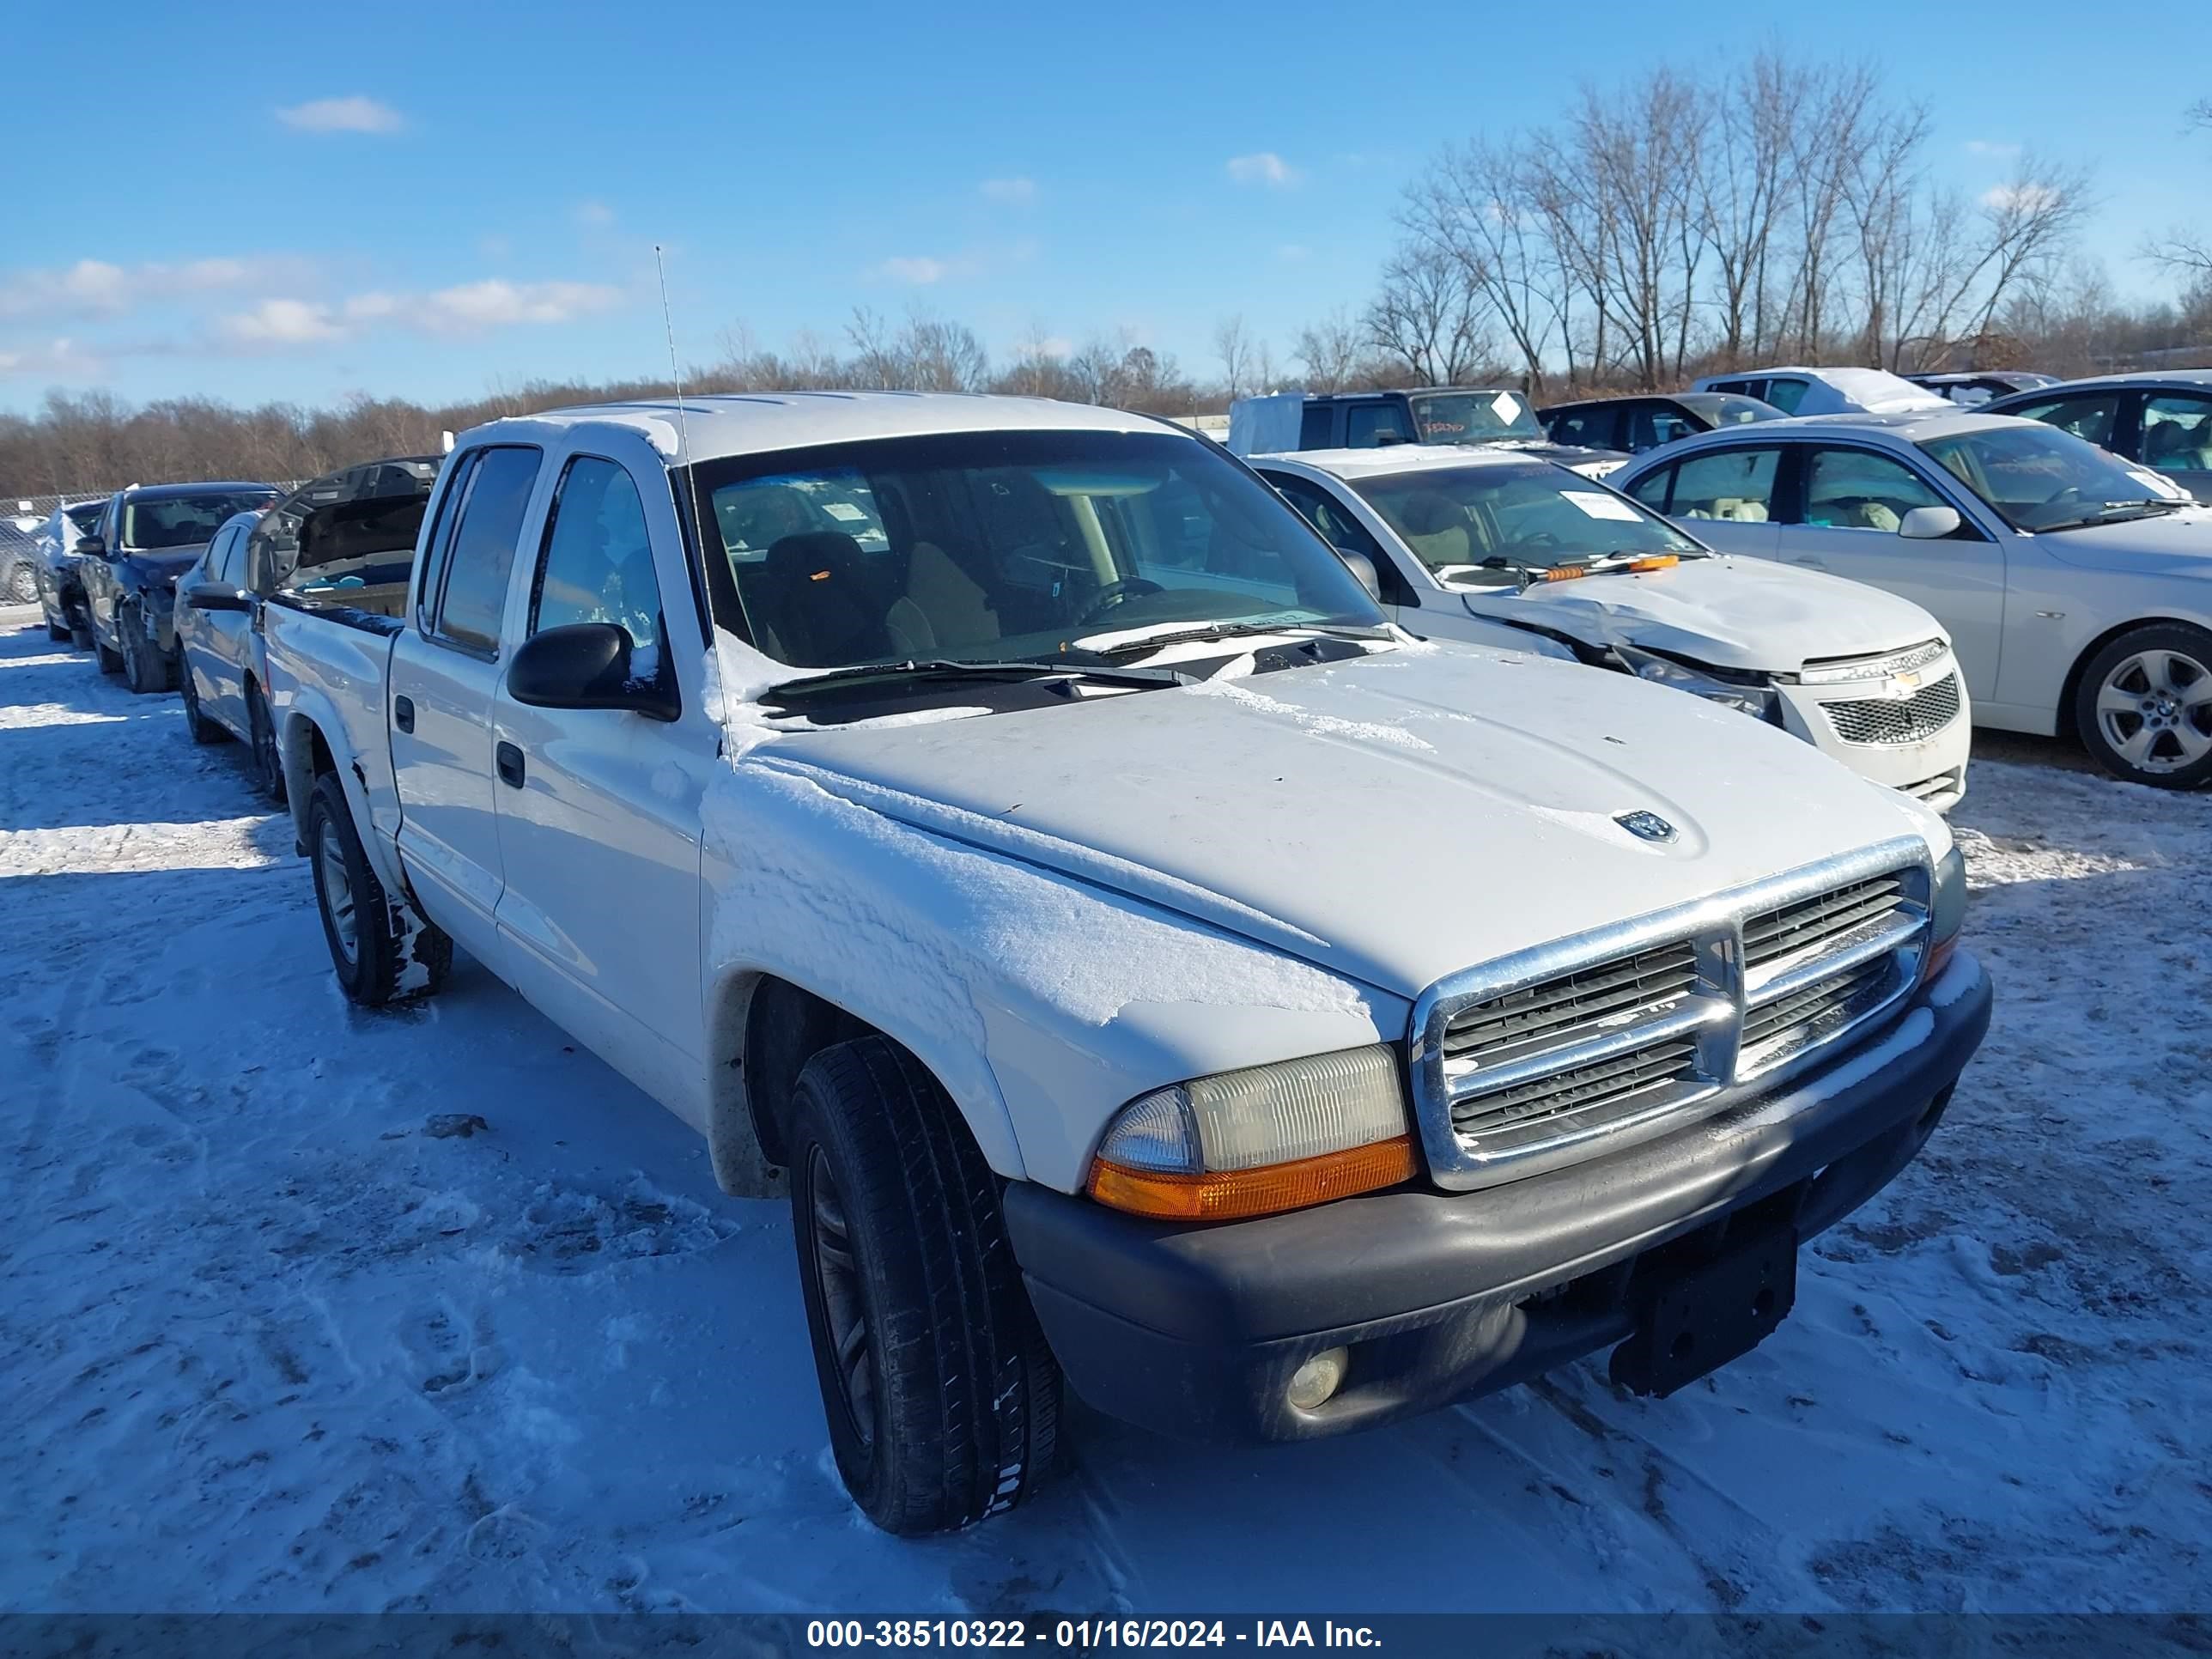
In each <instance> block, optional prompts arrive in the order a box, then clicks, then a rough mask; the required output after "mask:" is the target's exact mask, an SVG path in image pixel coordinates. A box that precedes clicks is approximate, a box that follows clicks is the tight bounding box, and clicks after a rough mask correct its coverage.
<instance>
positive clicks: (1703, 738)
mask: <svg viewBox="0 0 2212 1659" xmlns="http://www.w3.org/2000/svg"><path fill="white" fill-rule="evenodd" d="M755 766H762V767H772V768H783V769H790V768H797V769H801V770H803V771H804V772H805V774H806V775H809V776H810V777H811V778H812V779H813V780H814V781H816V782H817V783H818V784H819V785H820V786H821V787H823V788H825V789H827V790H829V791H830V792H831V793H835V794H838V795H841V796H842V797H844V798H845V799H849V800H852V801H854V802H855V803H857V804H860V805H864V806H867V807H870V808H872V809H873V810H875V811H878V812H881V813H883V814H884V816H885V817H890V818H892V819H895V820H899V821H902V822H904V823H909V824H912V825H914V826H915V827H916V828H918V829H925V830H927V831H930V832H932V833H934V834H938V835H941V836H949V837H951V838H954V839H957V840H959V841H963V842H967V843H969V844H970V845H972V846H975V847H977V848H982V849H985V850H987V851H990V852H993V853H996V854H1001V855H1004V856H1009V857H1012V858H1016V859H1020V860H1025V861H1027V862H1030V863H1032V864H1036V865H1042V866H1046V867H1048V868H1053V869H1057V870H1059V871H1060V872H1064V873H1066V875H1069V876H1071V877H1073V878H1078V879H1079V880H1082V881H1085V882H1087V883H1090V884H1093V885H1096V886H1100V887H1104V888H1108V889H1111V890H1118V891H1120V892H1122V893H1125V894H1127V895H1129V896H1133V897H1135V898H1138V899H1140V900H1143V901H1146V902H1150V903H1153V904H1157V905H1159V906H1161V907H1163V908H1169V909H1172V910H1176V911H1179V912H1181V913H1182V914H1183V915H1188V916H1191V917H1193V918H1194V919H1196V920H1198V921H1203V922H1208V923H1211V924H1212V925H1214V926H1217V927H1220V928H1222V929H1224V930H1225V931H1227V932H1231V933H1240V934H1243V935H1244V936H1245V937H1247V938H1250V939H1257V940H1259V941H1261V943H1263V944H1267V945H1273V946H1274V947H1276V948H1278V949H1279V950H1282V951H1286V952H1288V953H1290V954H1292V955H1295V956H1297V957H1303V958H1304V959H1305V960H1307V961H1310V962H1312V963H1316V964H1318V965H1320V966H1322V967H1324V968H1328V969H1333V970H1334V971H1337V972H1340V973H1342V974H1345V975H1350V976H1351V977H1352V978H1355V979H1358V980H1360V981H1364V982H1365V983H1367V984H1369V985H1370V986H1374V987H1378V988H1380V989H1383V990H1385V991H1388V992H1391V993H1395V994H1398V995H1401V996H1406V997H1411V996H1413V995H1416V994H1419V991H1420V990H1422V989H1423V988H1424V987H1426V986H1428V985H1430V984H1431V983H1433V982H1434V981H1437V980H1438V979H1440V978H1442V977H1443V975H1446V974H1449V973H1451V972H1453V971H1454V970H1455V969H1460V968H1463V967H1467V966H1468V965H1470V964H1473V963H1479V962H1482V961H1486V960H1487V959H1489V958H1492V957H1498V956H1500V955H1503V954H1504V953H1506V952H1508V951H1516V950H1520V949H1523V948H1525V947H1527V946H1529V945H1536V944H1541V943H1544V942H1546V941H1547V940H1551V939H1559V938H1562V937H1565V936H1566V935H1569V934H1573V933H1581V932H1583V931H1584V930H1586V929H1589V928H1592V927H1600V926H1602V925H1604V924H1607V923H1609V922H1614V921H1621V920H1623V919H1625V918H1628V917H1632V916H1637V915H1644V914H1646V913H1648V912H1650V911H1654V910H1657V909H1660V908H1664V907H1666V906H1668V905H1672V904H1676V903H1680V902H1685V901H1687V900H1691V899H1695V898H1699V897H1703V896H1706V895H1709V894H1712V893H1715V892H1717V891H1719V890H1723V889H1725V888H1730V887H1734V886H1736V885H1739V884H1742V883H1745V882H1749V881H1753V880H1757V879H1759V878H1762V877H1765V876H1770V875H1772V874H1775V873H1777V872H1780V871H1784V870H1789V869H1793V868H1796V867H1798V866H1803V865H1808V864H1811V863H1814V862H1815V861H1817V860H1822V859H1825V858H1828V857H1830V856H1832V855H1835V854H1844V853H1850V852H1853V851H1856V850H1858V849H1860V848H1865V847H1867V846H1869V845H1871V844H1873V843H1875V842H1882V841H1887V840H1890V839H1893V838H1895V837H1898V836H1915V835H1917V836H1922V837H1923V839H1924V840H1925V842H1927V843H1928V844H1929V846H1930V847H1931V848H1933V849H1934V850H1935V851H1936V852H1938V853H1940V852H1941V851H1942V848H1943V847H1944V846H1945V845H1947V844H1948V834H1947V832H1946V831H1945V830H1944V829H1943V828H1942V821H1941V820H1940V819H1939V818H1937V817H1936V816H1935V815H1934V814H1933V813H1932V812H1930V811H1928V809H1926V808H1925V807H1923V806H1921V805H1919V804H1918V803H1917V802H1914V801H1911V800H1909V799H1907V798H1906V797H1905V796H1902V795H1899V794H1897V793H1894V792H1892V791H1889V790H1884V789H1879V788H1876V787H1874V786H1873V785H1871V784H1869V783H1866V782H1864V781H1862V780H1861V779H1859V778H1858V777H1857V776H1856V775H1853V774H1852V773H1850V772H1849V771H1847V770H1846V769H1844V768H1843V767H1841V766H1839V765H1838V764H1837V763H1834V762H1833V761H1832V760H1829V759H1828V758H1827V757H1825V756H1823V755H1821V754H1820V752H1819V751H1818V750H1815V749H1814V748H1813V746H1812V745H1811V744H1805V743H1800V742H1798V741H1797V740H1796V739H1795V738H1791V737H1790V736H1789V735H1788V734H1786V733H1785V732H1782V731H1780V730H1778V728H1776V727H1773V726H1765V725H1763V724H1761V723H1760V722H1759V721H1756V720H1750V719H1747V718H1746V717H1745V716H1744V715H1742V714H1738V713H1736V712H1735V711H1734V710H1731V709H1726V708H1719V707H1717V706H1716V705H1714V704H1711V703H1709V702H1705V701H1704V700H1703V699H1700V698H1697V697H1686V696H1682V695H1681V694H1680V693H1679V692H1676V691H1673V690H1668V689H1665V688H1662V687H1659V686H1655V685H1651V684H1647V683H1646V682H1644V681H1641V680H1638V679H1635V678H1632V677H1630V676H1627V675H1624V674H1608V673H1599V672H1593V671H1590V670H1589V669H1587V668H1583V667H1581V666H1578V665H1574V664H1571V663H1562V662H1556V661H1550V660H1546V659H1541V658H1535V657H1528V656H1522V655H1521V654H1519V653H1496V652H1484V651H1476V650H1472V649H1468V648H1464V647H1443V646H1424V647H1408V648H1403V649H1399V650H1395V651H1389V652H1384V653H1376V654H1375V655H1372V656H1370V657H1367V658H1364V659H1358V660H1354V661H1351V662H1345V663H1338V664H1333V665H1327V666H1317V667H1313V668H1304V669H1292V670H1285V671H1278V672H1273V673H1267V674H1260V675H1253V676H1250V677H1249V678H1243V679H1238V680H1223V679H1218V678H1217V679H1215V680H1213V681H1211V682H1208V683H1206V684H1201V685H1198V686H1193V687H1188V688H1177V689H1173V690H1159V691H1143V692H1136V693H1131V694H1125V695H1120V696H1099V697H1095V698H1086V699H1084V700H1082V701H1079V702H1074V703H1072V704H1067V705H1062V706H1060V707H1057V708H1040V709H1030V710H1024V711H1020V712H1017V713H1006V714H989V715H980V716H976V717H974V718H969V719H961V720H945V721H941V722H937V723H931V724H921V725H901V726H866V727H860V726H855V727H848V728H846V729H842V730H836V729H833V730H828V731H810V732H804V733H801V734H796V735H786V736H784V737H781V738H778V739H777V740H775V741H772V742H769V743H766V744H760V745H758V746H757V747H755V748H753V749H752V750H750V751H748V752H747V753H746V755H745V756H744V758H743V759H742V760H740V761H739V762H738V769H739V770H740V772H742V771H744V769H746V768H748V767H755ZM1637 811H1646V812H1653V813H1656V814H1658V815H1659V816H1660V817H1663V818H1664V819H1666V820H1667V822H1668V823H1670V824H1671V825H1673V826H1674V832H1675V834H1674V839H1673V840H1672V841H1671V842H1664V843H1653V842H1646V841H1642V840H1639V839H1638V838H1637V837H1636V836H1633V835H1632V834H1630V833H1629V832H1628V830H1627V829H1625V828H1623V827H1622V826H1621V825H1620V823H1617V822H1615V818H1616V815H1619V814H1623V813H1632V812H1637ZM1191 994H1192V995H1193V997H1194V999H1198V1000H1203V997H1204V994H1205V987H1203V986H1193V987H1191Z"/></svg>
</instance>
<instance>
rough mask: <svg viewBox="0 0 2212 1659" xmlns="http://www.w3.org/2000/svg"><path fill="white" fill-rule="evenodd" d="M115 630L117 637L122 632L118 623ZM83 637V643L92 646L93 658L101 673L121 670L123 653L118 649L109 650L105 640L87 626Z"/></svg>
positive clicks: (119, 671)
mask: <svg viewBox="0 0 2212 1659" xmlns="http://www.w3.org/2000/svg"><path fill="white" fill-rule="evenodd" d="M115 631H116V636H117V637H118V639H119V638H120V637H121V636H122V633H123V629H122V627H121V624H120V623H118V625H117V628H116V630H115ZM84 638H85V643H86V644H88V645H89V646H90V647H92V656H93V660H94V662H96V663H98V664H99V665H100V672H101V673H103V674H120V673H121V672H122V671H123V653H121V652H120V651H110V650H109V649H108V648H107V646H106V642H105V641H102V640H101V639H100V635H98V634H96V633H94V631H93V630H92V629H91V628H90V627H89V626H88V627H87V628H86V629H85V635H84Z"/></svg>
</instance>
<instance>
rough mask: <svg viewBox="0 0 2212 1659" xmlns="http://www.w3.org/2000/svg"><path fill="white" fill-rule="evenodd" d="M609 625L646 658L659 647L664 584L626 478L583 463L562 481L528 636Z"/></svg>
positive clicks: (590, 459)
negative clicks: (646, 653) (577, 626)
mask: <svg viewBox="0 0 2212 1659" xmlns="http://www.w3.org/2000/svg"><path fill="white" fill-rule="evenodd" d="M572 623H614V624H615V625H616V626H617V628H620V629H623V631H624V632H626V633H627V634H629V637H630V643H631V644H632V645H634V646H635V647H637V649H638V650H640V651H641V652H643V651H648V650H652V649H654V648H655V647H658V646H659V643H660V630H661V618H660V579H659V576H658V575H656V574H654V572H653V538H652V537H651V535H650V534H649V533H648V532H647V529H646V524H645V503H644V502H643V501H641V500H640V499H639V498H638V493H637V485H636V484H635V483H634V482H632V480H631V478H630V476H629V471H628V470H627V469H626V468H624V467H622V466H619V465H616V464H615V463H614V462H612V461H606V460H601V459H599V457H598V456H596V455H579V456H578V457H577V458H576V459H574V460H572V461H570V462H569V463H568V470H567V471H565V472H563V473H562V475H561V484H560V489H559V490H558V491H557V492H556V494H555V495H554V497H553V508H552V513H551V515H550V517H549V518H548V520H547V521H546V526H545V539H544V550H543V551H542V552H541V553H540V555H539V556H538V574H537V579H536V580H535V581H534V583H533V584H532V592H531V596H530V623H529V630H530V632H531V633H532V634H538V633H542V632H544V630H545V629H549V628H564V627H567V626H569V625H570V624H572Z"/></svg>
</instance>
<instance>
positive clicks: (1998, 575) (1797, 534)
mask: <svg viewBox="0 0 2212 1659" xmlns="http://www.w3.org/2000/svg"><path fill="white" fill-rule="evenodd" d="M1806 449H1807V453H1806V456H1805V465H1804V479H1805V483H1804V505H1803V509H1802V521H1801V522H1793V523H1790V524H1787V525H1784V526H1782V527H1781V530H1780V542H1781V554H1782V557H1783V559H1784V562H1787V563H1790V564H1796V565H1802V566H1804V567H1806V568H1808V569H1814V570H1822V571H1826V573H1827V574H1830V575H1832V576H1843V577H1845V578H1848V579H1849V580H1852V581H1861V582H1865V583H1866V584H1867V585H1868V586H1871V587H1879V588H1881V589H1883V590H1884V591H1886V592H1891V593H1894V594H1896V595H1898V596H1899V598H1900V599H1911V601H1912V602H1913V603H1914V604H1916V605H1919V606H1921V607H1922V608H1923V610H1925V611H1928V612H1929V614H1930V615H1932V616H1933V617H1935V618H1936V621H1937V622H1939V623H1942V625H1943V629H1944V631H1945V632H1946V633H1948V634H1949V635H1950V636H1951V643H1952V647H1953V649H1954V652H1955V653H1957V655H1958V659H1959V664H1960V668H1961V669H1962V670H1963V671H1964V672H1965V674H1966V689H1967V690H1968V691H1969V693H1971V694H1972V696H1974V697H1976V698H1981V697H1993V696H1996V684H1997V672H1998V667H1999V662H2000V658H2001V655H2002V640H2003V634H2004V615H2005V560H2004V553H2003V550H2002V549H2001V548H2000V547H1999V546H1998V545H1997V544H1996V543H1993V542H1990V541H1985V540H1981V539H1975V540H1972V541H1969V540H1965V539H1947V540H1943V541H1908V540H1907V539H1906V538H1904V537H1902V536H1900V535H1899V534H1897V532H1896V528H1895V526H1897V524H1898V523H1899V520H1901V519H1902V518H1903V517H1904V515H1905V513H1906V512H1908V511H1910V510H1911V508H1912V507H1957V508H1958V509H1959V511H1960V516H1961V517H1963V518H1966V520H1968V522H1969V523H1970V524H1971V523H1972V520H1973V518H1974V515H1973V514H1972V513H1969V512H1968V511H1967V510H1966V507H1964V506H1962V505H1961V504H1960V501H1959V500H1958V499H1957V497H1956V496H1955V495H1954V494H1953V493H1952V492H1951V491H1950V490H1949V489H1947V488H1946V487H1944V486H1943V485H1942V484H1941V483H1938V482H1937V481H1936V478H1935V477H1933V476H1932V473H1931V472H1923V471H1921V470H1920V469H1919V468H1917V467H1912V466H1908V465H1906V464H1905V462H1904V461H1903V460H1901V459H1898V458H1896V457H1893V456H1890V455H1887V454H1876V453H1874V452H1872V451H1869V450H1857V449H1850V448H1844V447H1813V446H1810V445H1808V446H1807V447H1806Z"/></svg>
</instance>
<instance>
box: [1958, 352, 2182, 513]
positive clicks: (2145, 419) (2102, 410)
mask: <svg viewBox="0 0 2212 1659" xmlns="http://www.w3.org/2000/svg"><path fill="white" fill-rule="evenodd" d="M1981 412H1982V413H1983V414H1984V415H2023V416H2027V418H2028V419H2029V420H2031V421H2041V422H2043V423H2044V424H2045V425H2046V426H2055V427H2057V428H2059V429H2060V430H2062V431H2065V432H2070V433H2072V434H2073V435H2075V437H2077V438H2086V439H2087V440H2088V441H2090V442H2091V443H2093V444H2096V445H2098V446H2100V447H2102V448H2106V449H2109V450H2111V451H2112V453H2113V454H2115V455H2119V456H2123V457H2124V458H2125V459H2128V460H2130V461H2139V462H2141V463H2142V465H2145V466H2147V467H2148V468H2150V470H2151V471H2154V472H2156V473H2158V474H2159V475H2160V477H2165V478H2168V479H2171V480H2172V482H2173V483H2177V484H2179V485H2180V486H2181V487H2182V488H2183V489H2185V490H2187V491H2188V492H2189V493H2190V494H2191V495H2194V496H2196V497H2197V500H2198V501H2212V368H2175V369H2166V370H2164V371H2161V372H2157V373H2151V374H2105V375H2100V376H2099V377H2098V378H2097V379H2095V380H2062V381H2060V382H2058V383H2057V385H2054V386H2044V387H2041V388H2040V389H2039V390H2037V391H2034V392H2021V393H2019V394H2018V395H2017V396H2015V397H2010V398H1994V399H1992V400H1991V401H1990V402H1989V403H1986V404H1983V405H1982V407H1981Z"/></svg>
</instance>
